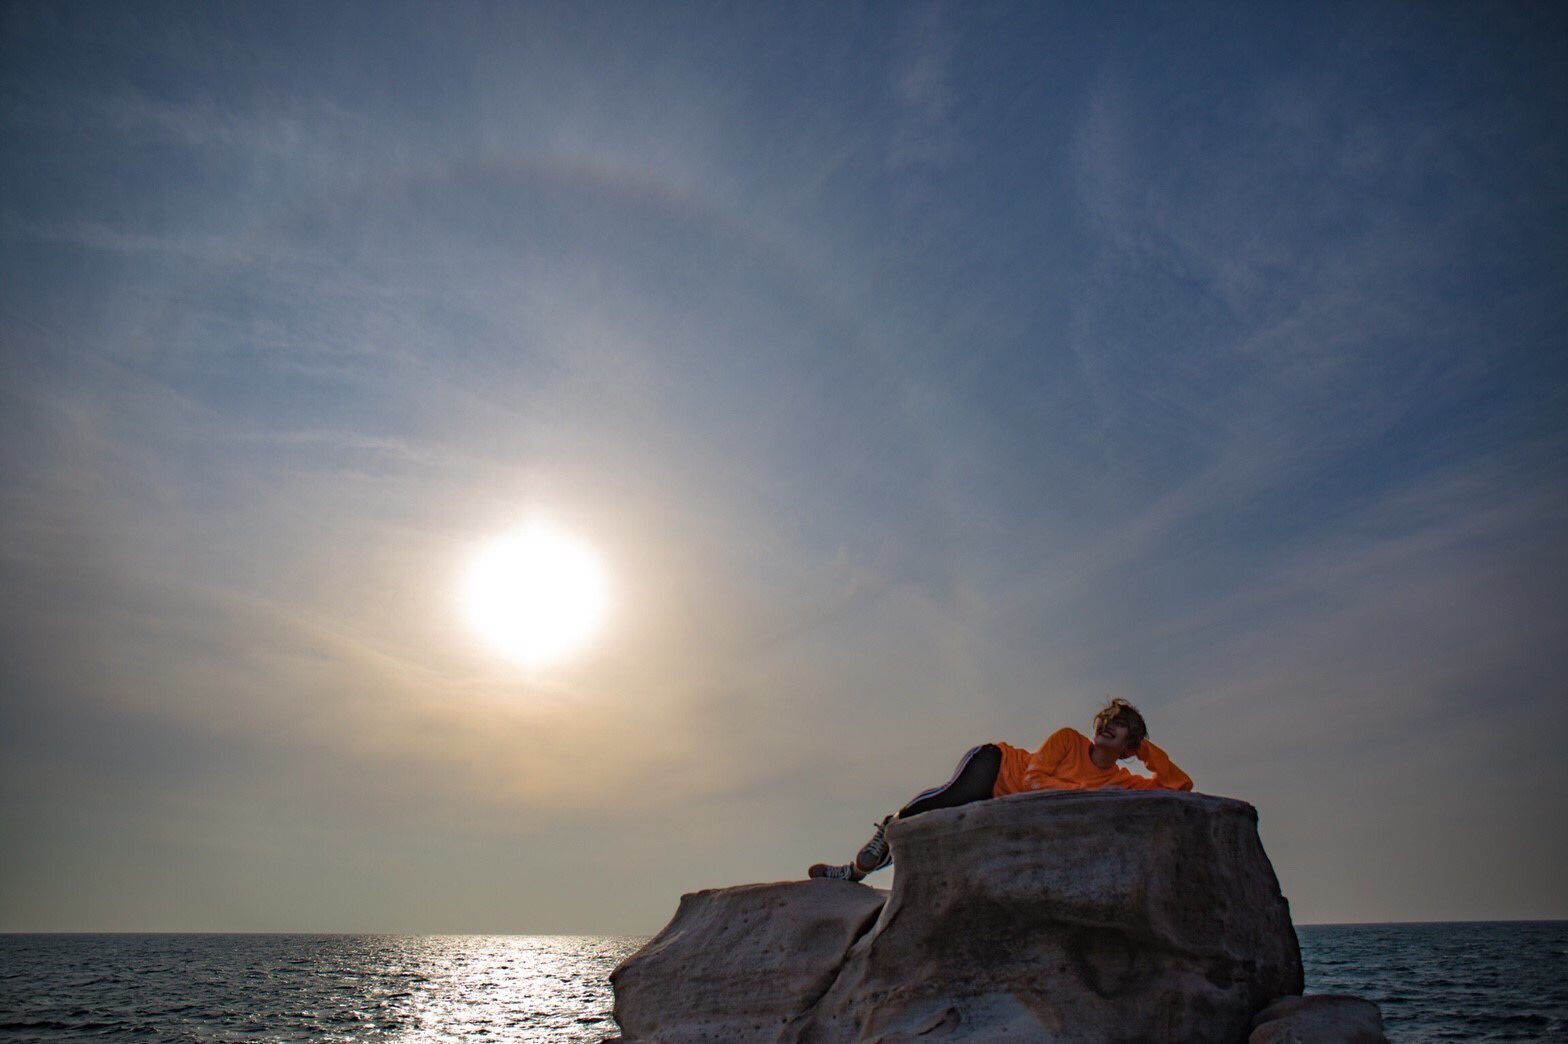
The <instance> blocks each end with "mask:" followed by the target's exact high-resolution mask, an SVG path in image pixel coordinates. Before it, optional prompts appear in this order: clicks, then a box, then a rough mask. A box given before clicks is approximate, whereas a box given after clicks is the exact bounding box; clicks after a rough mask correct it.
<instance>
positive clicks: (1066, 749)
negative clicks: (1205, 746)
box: [991, 729, 1192, 797]
mask: <svg viewBox="0 0 1568 1044" xmlns="http://www.w3.org/2000/svg"><path fill="white" fill-rule="evenodd" d="M997 746H998V747H1000V748H1001V749H1002V768H1001V771H999V772H997V774H996V785H995V786H994V787H992V788H991V796H992V797H1002V796H1003V795H1004V794H1021V793H1023V792H1024V791H1028V790H1094V789H1097V788H1099V787H1124V788H1126V789H1128V790H1191V789H1192V777H1191V776H1189V775H1187V773H1185V772H1183V771H1182V770H1181V769H1179V768H1177V767H1176V766H1175V764H1174V763H1173V762H1172V761H1171V759H1170V757H1169V756H1168V755H1167V754H1166V753H1165V752H1164V751H1163V750H1161V749H1160V748H1159V747H1156V746H1155V745H1154V744H1153V743H1151V742H1150V741H1149V740H1144V741H1143V742H1142V743H1141V744H1139V746H1138V754H1137V757H1138V760H1139V761H1141V762H1143V763H1144V764H1145V765H1146V766H1148V769H1149V771H1150V772H1152V773H1154V777H1153V778H1152V779H1151V778H1149V777H1147V776H1135V775H1133V774H1132V773H1131V772H1128V771H1127V770H1126V769H1124V768H1122V767H1121V766H1120V765H1112V766H1111V767H1110V768H1108V769H1102V768H1100V767H1099V766H1098V765H1096V764H1095V763H1094V762H1093V761H1090V760H1089V751H1090V750H1092V749H1093V748H1094V743H1093V742H1092V741H1091V740H1090V739H1089V737H1088V736H1085V735H1084V734H1083V733H1081V732H1079V731H1078V730H1077V729H1057V730H1056V731H1055V732H1053V733H1052V734H1051V738H1050V739H1048V740H1046V741H1045V742H1044V743H1042V744H1041V745H1040V749H1039V750H1037V751H1035V752H1034V753H1033V754H1030V753H1029V752H1028V751H1027V750H1023V749H1021V748H1019V747H1014V746H1011V745H1009V744H1006V743H998V744H997Z"/></svg>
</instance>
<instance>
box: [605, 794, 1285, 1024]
mask: <svg viewBox="0 0 1568 1044" xmlns="http://www.w3.org/2000/svg"><path fill="white" fill-rule="evenodd" d="M889 840H890V842H891V843H892V846H893V853H894V858H895V861H896V865H897V867H898V873H897V875H896V878H895V881H894V884H893V889H892V892H891V894H890V895H888V894H887V893H880V892H877V891H875V890H873V889H869V888H866V887H865V886H863V885H853V884H848V883H845V882H829V881H797V882H790V883H785V884H778V885H757V886H748V887H745V888H739V889H721V890H717V891H713V892H700V893H697V894H696V895H694V896H687V897H684V898H683V899H682V902H681V908H680V910H679V911H678V912H677V914H676V917H675V920H674V921H672V922H671V924H670V925H669V927H667V928H666V929H665V930H664V931H663V932H662V933H660V935H659V936H657V937H656V938H655V939H653V940H652V941H651V942H650V943H649V944H648V946H647V947H645V948H644V949H643V950H642V951H639V953H637V954H635V955H633V956H632V957H631V958H628V960H627V961H626V963H625V964H623V965H622V966H621V967H620V968H619V969H617V971H616V973H615V975H614V976H613V977H612V981H613V982H614V984H615V989H616V1016H617V1018H618V1019H619V1020H620V1023H621V1026H622V1029H623V1032H624V1033H625V1034H626V1038H627V1039H628V1040H646V1041H663V1042H669V1044H680V1042H686V1041H717V1040H727V1041H756V1042H767V1041H777V1042H788V1044H840V1042H844V1044H848V1042H851V1041H861V1042H867V1044H870V1042H878V1044H894V1042H897V1041H937V1040H941V1041H954V1042H956V1041H1055V1042H1070V1041H1085V1042H1088V1041H1093V1042H1095V1044H1110V1042H1116V1041H1140V1042H1159V1041H1179V1042H1184V1044H1188V1042H1190V1044H1202V1042H1207V1041H1214V1042H1225V1044H1240V1042H1242V1041H1245V1040H1247V1037H1248V1034H1249V1032H1251V1030H1252V1027H1253V1016H1254V1015H1255V1014H1256V1013H1257V1012H1258V1011H1259V1010H1260V1009H1262V1008H1263V1007H1264V1006H1265V1005H1266V1004H1267V1003H1268V1002H1269V1001H1270V1000H1272V999H1274V998H1276V997H1280V996H1282V995H1287V994H1298V993H1300V992H1301V987H1302V976H1301V957H1300V951H1299V949H1298V946H1297V942H1296V934H1295V930H1294V928H1293V927H1292V925H1291V922H1290V913H1289V908H1288V906H1287V904H1286V902H1285V899H1284V897H1283V896H1282V895H1281V894H1280V890H1279V884H1278V881H1277V880H1276V878H1275V876H1274V871H1273V868H1272V867H1271V866H1270V864H1269V861H1268V857H1267V855H1265V854H1264V851H1263V847H1262V844H1261V843H1260V841H1259V840H1258V834H1257V815H1256V812H1255V811H1254V810H1253V808H1252V807H1251V806H1250V805H1247V804H1245V803H1243V802H1240V801H1234V800H1231V799H1228V798H1219V797H1212V796H1208V795H1201V794H1186V793H1174V792H1160V791H1156V792H1146V791H1145V792H1137V791H1133V792H1127V791H1074V792H1044V793H1036V794H1026V795H1017V796H1013V797H1008V798H1003V799H1001V800H998V801H984V802H978V803H976V804H972V805H966V806H964V807H962V808H957V809H948V810H943V811H938V812H929V813H926V814H924V815H921V816H916V817H913V818H911V819H908V820H902V821H896V822H895V823H894V824H893V825H892V828H891V829H890V831H889ZM884 896H886V902H885V904H884ZM879 910H880V912H878V911H879ZM873 918H874V920H873ZM857 919H858V920H857ZM868 922H869V927H868V926H867V925H868ZM835 946H837V947H839V949H838V950H837V951H836V952H835V950H834V947H835Z"/></svg>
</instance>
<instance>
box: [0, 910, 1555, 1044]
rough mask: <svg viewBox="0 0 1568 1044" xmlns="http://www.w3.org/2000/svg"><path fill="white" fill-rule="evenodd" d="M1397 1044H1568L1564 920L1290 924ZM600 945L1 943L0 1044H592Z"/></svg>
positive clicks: (80, 939) (1312, 973)
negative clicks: (1375, 1013) (1379, 1017)
mask: <svg viewBox="0 0 1568 1044" xmlns="http://www.w3.org/2000/svg"><path fill="white" fill-rule="evenodd" d="M1297 932H1298V934H1299V935H1300V937H1301V949H1302V957H1303V960H1304V962H1305V965H1306V974H1307V992H1308V993H1352V994H1357V995H1359V996H1363V997H1366V998H1368V999H1370V1000H1373V1001H1376V1002H1377V1003H1378V1004H1379V1005H1380V1006H1381V1007H1382V1009H1383V1016H1384V1019H1385V1021H1386V1023H1387V1028H1388V1036H1389V1039H1390V1040H1393V1041H1396V1042H1411V1044H1415V1042H1425V1041H1444V1040H1454V1041H1559V1042H1560V1041H1568V922H1565V921H1547V922H1520V923H1514V922H1487V923H1466V924H1387V925H1316V926H1303V927H1300V928H1298V929H1297ZM642 941H643V940H641V939H637V938H623V937H605V936H527V935H521V936H472V935H462V936H432V935H418V936H413V935H410V936H402V935H0V1040H6V1041H81V1040H105V1041H166V1042H171V1044H173V1042H192V1044H195V1042H207V1041H256V1042H284V1041H299V1042H312V1044H313V1042H325V1041H368V1040H377V1041H400V1042H402V1041H406V1042H410V1044H413V1042H421V1044H423V1042H444V1041H452V1042H457V1041H486V1040H489V1041H520V1042H522V1041H526V1042H536V1041H537V1042H562V1044H576V1042H588V1041H601V1040H603V1039H604V1038H605V1037H607V1036H613V1035H615V1033H616V1032H617V1029H616V1026H615V1022H614V1021H613V1019H612V1018H611V1016H610V1008H611V1005H612V1003H613V997H612V996H611V993H610V987H609V982H608V981H607V980H608V976H609V974H610V971H611V969H613V968H614V967H615V965H616V964H617V963H618V962H619V961H620V960H621V959H622V958H623V957H625V956H627V955H628V954H630V953H631V952H632V951H634V950H635V949H636V948H637V947H638V946H639V945H641V943H642Z"/></svg>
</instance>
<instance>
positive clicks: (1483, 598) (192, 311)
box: [0, 3, 1568, 932]
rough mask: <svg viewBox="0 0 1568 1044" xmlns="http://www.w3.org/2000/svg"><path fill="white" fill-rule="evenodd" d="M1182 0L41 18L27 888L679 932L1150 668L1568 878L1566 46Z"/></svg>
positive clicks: (1501, 906)
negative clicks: (606, 603) (558, 601)
mask: <svg viewBox="0 0 1568 1044" xmlns="http://www.w3.org/2000/svg"><path fill="white" fill-rule="evenodd" d="M1149 6H1150V5H1141V4H1137V5H1116V4H1100V5H1092V6H1091V5H1038V4H1006V3H995V4H977V5H969V6H967V7H966V6H961V5H943V4H909V5H899V4H866V5H845V4H825V5H801V6H795V7H791V8H788V9H776V10H764V9H759V8H760V5H739V6H737V5H696V4H682V5H648V4H563V5H549V4H534V5H494V6H490V5H450V6H446V5H443V6H440V7H437V6H425V5H410V6H396V5H368V6H357V5H350V4H335V5H326V7H325V9H322V6H321V5H282V4H267V5H260V4H257V5H241V4H224V5H216V4H190V5H171V6H161V5H134V6H130V7H127V6H124V5H105V6H103V7H93V6H90V5H81V4H72V5H41V4H26V3H22V4H8V5H6V6H5V8H4V14H3V23H0V25H3V30H0V47H3V48H4V52H3V53H4V59H3V61H0V127H3V133H4V139H5V141H6V148H5V149H4V150H3V151H0V189H3V194H0V332H3V345H0V403H3V407H0V433H3V436H4V439H3V443H0V445H3V447H4V448H3V451H0V590H3V591H4V596H3V600H0V614H3V616H0V619H3V628H0V788H3V789H0V798H3V801H0V836H3V837H4V838H5V839H6V840H5V848H6V854H5V858H4V859H3V860H0V929H13V930H14V929H109V930H113V929H154V930H158V929H163V930H180V929H189V930H272V929H279V930H287V929H302V930H353V931H357V930H407V931H497V932H500V931H550V932H554V931H583V932H605V931H627V932H647V931H652V930H655V929H657V928H658V927H659V926H660V925H661V924H662V923H663V922H664V920H665V919H666V918H667V917H668V915H669V913H670V912H671V911H672V910H673V909H674V904H675V900H676V897H677V896H678V895H679V893H681V892H683V891H689V890H693V889H696V888H700V887H712V886H717V885H724V884H732V883H741V882H747V881H755V880H776V879H782V878H789V877H794V876H798V875H800V874H801V873H803V871H804V868H805V867H806V865H808V864H809V863H811V862H815V861H818V860H821V859H824V858H843V857H847V855H848V854H849V853H850V852H852V851H853V849H854V848H855V847H856V846H857V845H858V844H859V842H860V841H861V840H863V835H864V834H865V832H866V829H867V827H868V825H869V824H870V823H871V822H872V821H873V820H874V819H876V818H879V817H880V816H881V815H882V814H884V813H885V812H886V811H888V810H891V809H892V808H894V807H896V806H897V805H898V804H899V803H900V802H901V801H902V800H904V799H905V798H907V797H908V796H909V795H910V794H912V793H913V792H915V791H917V790H919V789H921V788H922V787H924V786H927V785H929V784H930V783H932V782H936V781H939V780H941V779H943V778H945V777H946V775H947V774H948V772H949V770H950V768H951V765H952V762H953V761H954V760H955V759H956V757H957V756H958V754H959V753H961V752H962V751H963V750H964V749H965V748H966V747H968V746H970V745H972V744H973V743H977V742H983V741H986V740H993V739H1005V740H1007V741H1009V742H1013V743H1015V744H1019V745H1025V746H1030V747H1033V746H1035V745H1037V744H1038V743H1039V742H1041V741H1042V740H1043V739H1044V738H1045V736H1046V735H1048V734H1049V733H1050V732H1051V731H1053V730H1054V729H1056V728H1057V727H1059V726H1061V725H1063V724H1073V725H1076V726H1078V727H1079V728H1084V727H1086V726H1087V723H1088V720H1089V718H1090V717H1091V716H1092V714H1093V712H1094V711H1095V709H1096V708H1097V707H1098V706H1099V705H1100V703H1101V702H1103V700H1104V698H1105V697H1106V696H1108V695H1110V694H1120V695H1124V696H1126V697H1128V698H1130V699H1132V700H1133V701H1134V702H1135V703H1137V704H1139V705H1140V706H1141V707H1142V708H1143V709H1144V711H1145V712H1146V714H1147V715H1148V717H1149V719H1150V724H1151V728H1152V732H1153V735H1154V737H1155V738H1156V740H1158V741H1159V742H1160V743H1161V744H1162V745H1163V746H1164V747H1165V748H1166V749H1167V750H1168V751H1169V752H1170V753H1171V754H1172V756H1173V757H1174V758H1175V759H1176V760H1177V762H1178V763H1180V764H1181V765H1182V766H1183V767H1184V768H1186V769H1187V770H1188V771H1190V772H1191V774H1192V775H1193V776H1194V778H1195V779H1196V780H1197V783H1198V787H1199V789H1201V790H1204V791H1208V792H1211V793H1220V794H1227V795H1231V796H1235V797H1240V798H1243V799H1245V800H1248V801H1250V802H1252V803H1253V804H1255V805H1256V806H1257V807H1258V809H1259V813H1260V818H1261V829H1262V833H1263V838H1264V841H1265V844H1266V845H1267V846H1268V849H1269V852H1270V854H1271V856H1272V857H1273V859H1274V862H1275V867H1276V870H1277V871H1278V873H1279V876H1280V878H1281V883H1282V887H1283V888H1284V891H1285V893H1286V895H1287V896H1288V897H1289V898H1290V899H1291V901H1292V904H1293V909H1294V911H1295V913H1296V916H1297V918H1298V919H1299V920H1303V921H1350V920H1405V919H1447V918H1470V917H1476V918H1492V917H1565V916H1568V892H1565V890H1564V888H1563V886H1562V883H1561V881H1562V879H1563V873H1562V868H1563V865H1564V863H1565V857H1568V836H1565V835H1564V833H1563V831H1562V830H1561V828H1560V826H1558V824H1560V823H1561V822H1562V821H1563V819H1564V811H1565V809H1564V802H1563V798H1562V796H1561V789H1560V788H1561V781H1560V779H1559V778H1558V777H1559V775H1560V773H1558V772H1557V771H1556V762H1557V760H1558V754H1559V751H1560V746H1561V739H1560V737H1561V736H1562V734H1563V730H1564V728H1565V727H1568V701H1565V696H1568V691H1565V683H1564V680H1563V679H1564V678H1565V677H1568V654H1565V652H1564V649H1565V647H1568V646H1565V642H1564V640H1563V639H1564V636H1565V634H1568V626H1565V625H1568V606H1565V599H1564V596H1563V585H1562V582H1561V579H1560V578H1561V577H1562V576H1563V575H1565V567H1568V546H1565V542H1564V539H1563V536H1562V534H1563V532H1564V523H1565V513H1568V512H1565V507H1568V496H1565V493H1568V426H1565V423H1564V417H1568V401H1565V399H1568V397H1565V389H1568V379H1565V378H1568V366H1565V363H1564V354H1563V351H1562V331H1563V329H1564V326H1565V323H1564V320H1565V318H1568V315H1565V312H1568V309H1565V305H1564V303H1563V302H1564V301H1565V300H1568V293H1565V290H1568V285H1565V284H1568V257H1565V245H1564V244H1565V242H1568V237H1565V236H1564V234H1563V231H1564V229H1565V228H1568V220H1565V219H1568V208H1565V201H1568V192H1565V188H1564V186H1565V185H1568V178H1565V160H1568V138H1565V118H1568V104H1565V102H1564V101H1563V99H1564V98H1568V61H1565V59H1564V57H1563V56H1564V54H1568V50H1565V48H1564V46H1563V45H1564V43H1565V42H1568V39H1565V37H1568V34H1565V31H1564V30H1565V20H1564V19H1563V18H1562V16H1561V15H1560V14H1558V13H1557V12H1556V11H1555V10H1554V9H1553V8H1552V7H1551V6H1549V5H1544V4H1543V5H1526V4H1517V5H1503V6H1498V7H1481V6H1479V5H1456V6H1453V7H1444V6H1442V5H1376V4H1374V5H1366V4H1357V5H1338V6H1334V5H1331V6H1323V7H1314V8H1313V9H1311V10H1307V9H1304V8H1303V9H1292V8H1289V7H1285V6H1278V7H1276V6H1273V5H1261V7H1260V5H1213V6H1206V7H1202V8H1200V9H1198V10H1196V11H1194V10H1185V9H1182V10H1178V9H1176V8H1175V7H1172V8H1171V9H1169V10H1160V11H1151V10H1149ZM535 514H539V515H544V516H546V517H549V518H551V519H554V520H556V521H557V522H558V523H559V524H560V525H562V526H565V527H567V528H570V529H571V530H573V531H574V532H576V533H578V534H579V535H580V536H581V537H582V538H583V539H584V540H587V541H589V542H590V543H592V544H593V546H594V547H596V548H597V549H598V550H599V552H600V554H601V555H602V557H603V558H604V560H605V562H606V565H607V568H608V569H609V571H610V574H611V576H612V584H613V587H614V592H615V594H614V609H613V612H612V616H611V619H610V621H609V623H608V625H607V627H606V629H605V631H604V632H603V634H602V635H601V636H600V638H599V639H598V640H597V641H596V642H595V643H594V644H593V645H592V646H591V647H590V648H589V649H587V650H585V651H584V652H583V653H581V654H580V655H578V656H576V657H573V658H570V659H568V660H563V661H561V662H558V663H555V664H553V665H551V666H549V667H548V668H538V669H531V670H522V669H520V668H519V667H517V666H516V665H515V664H510V663H508V662H507V661H505V660H504V659H502V658H499V657H497V656H496V655H495V654H494V653H493V652H492V651H491V650H488V649H486V648H485V647H484V646H483V645H482V644H481V643H479V642H478V641H476V639H475V637H474V636H473V635H472V634H471V633H469V630H468V629H467V627H466V626H465V625H464V623H463V620H462V614H461V611H460V607H459V605H458V603H457V593H456V592H457V590H458V587H459V578H460V576H461V573H462V570H463V567H464V564H465V563H466V562H467V561H468V560H469V558H470V557H471V556H472V555H473V554H474V553H475V552H476V551H477V549H478V548H480V547H481V546H483V545H484V543H485V541H486V540H488V539H490V538H492V537H493V536H495V535H496V534H498V533H500V532H504V531H505V530H506V529H507V528H508V527H509V526H512V525H514V524H516V523H517V522H518V521H519V520H521V519H523V518H525V517H528V516H530V515H535Z"/></svg>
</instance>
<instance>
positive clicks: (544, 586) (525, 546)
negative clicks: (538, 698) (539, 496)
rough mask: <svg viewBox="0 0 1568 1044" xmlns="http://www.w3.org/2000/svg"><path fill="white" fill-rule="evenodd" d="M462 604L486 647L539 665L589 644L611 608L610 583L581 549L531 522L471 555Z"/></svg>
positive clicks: (590, 554)
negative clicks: (491, 647)
mask: <svg viewBox="0 0 1568 1044" xmlns="http://www.w3.org/2000/svg"><path fill="white" fill-rule="evenodd" d="M463 603H464V607H465V609H466V610H467V613H468V619H469V622H470V623H471V624H473V626H474V628H475V629H476V630H477V631H478V632H479V634H480V635H481V636H483V637H484V639H485V640H486V641H487V642H489V643H490V644H491V645H492V646H494V647H495V648H496V649H497V650H499V651H500V652H502V653H503V654H505V655H506V656H508V657H510V658H511V659H514V660H517V661H518V662H520V663H522V664H525V665H527V666H539V665H541V664H545V663H549V662H552V661H554V660H559V659H561V658H562V657H565V656H567V655H569V654H571V653H573V652H576V651H578V650H579V649H581V648H582V647H583V646H585V645H587V644H588V642H589V641H591V640H592V639H593V637H594V635H596V634H597V633H598V631H599V628H600V627H601V626H602V624H603V622H604V617H605V613H606V610H607V609H608V608H609V583H608V579H607V577H606V575H605V572H604V567H603V566H602V565H601V564H600V561H599V558H598V556H597V555H595V554H594V552H593V550H592V549H591V548H590V547H589V546H588V545H587V544H585V543H583V542H582V541H581V540H579V539H577V538H576V537H574V536H572V535H571V534H570V533H566V532H564V531H562V530H560V529H557V528H555V527H554V526H551V525H548V524H545V523H542V522H530V523H529V524H528V525H526V526H524V527H522V528H521V529H519V530H517V531H516V532H513V533H511V534H509V535H508V536H505V537H502V538H501V539H499V540H497V541H495V542H494V543H493V544H490V545H489V546H487V547H485V548H483V549H482V550H481V551H480V552H479V553H478V554H477V555H476V556H475V557H474V560H473V563H472V565H470V566H469V569H468V576H467V581H466V583H465V585H464V589H463Z"/></svg>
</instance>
